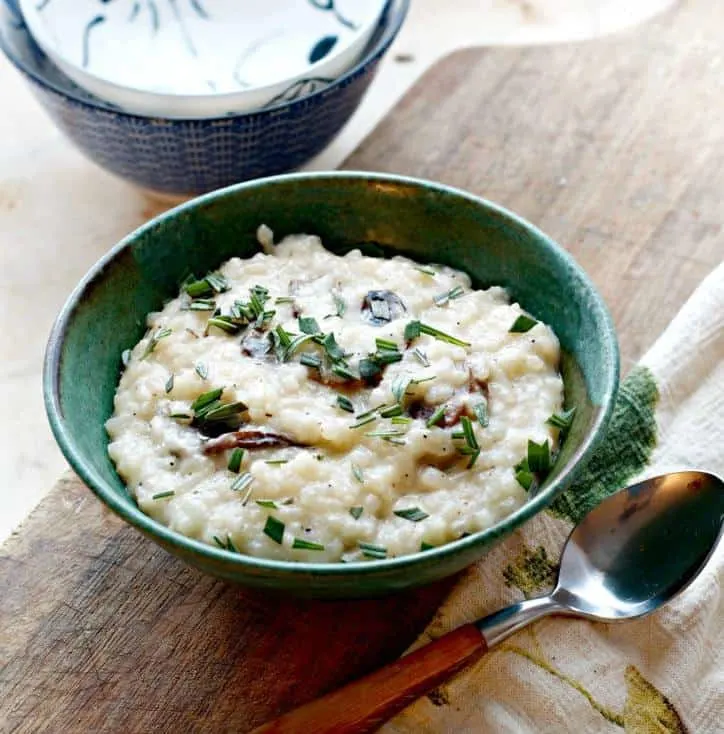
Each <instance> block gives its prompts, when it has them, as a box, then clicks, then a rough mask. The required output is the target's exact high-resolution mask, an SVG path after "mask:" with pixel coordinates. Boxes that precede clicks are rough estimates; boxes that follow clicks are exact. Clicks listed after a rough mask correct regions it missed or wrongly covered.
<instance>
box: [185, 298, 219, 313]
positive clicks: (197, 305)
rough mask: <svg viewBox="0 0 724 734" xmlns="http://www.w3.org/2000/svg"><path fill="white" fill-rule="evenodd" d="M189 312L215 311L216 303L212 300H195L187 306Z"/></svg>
mask: <svg viewBox="0 0 724 734" xmlns="http://www.w3.org/2000/svg"><path fill="white" fill-rule="evenodd" d="M188 310H189V311H215V310H216V301H215V300H214V299H213V298H196V299H195V300H193V301H191V303H189V306H188Z"/></svg>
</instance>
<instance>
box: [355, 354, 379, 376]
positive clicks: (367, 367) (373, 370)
mask: <svg viewBox="0 0 724 734" xmlns="http://www.w3.org/2000/svg"><path fill="white" fill-rule="evenodd" d="M357 368H358V369H359V376H360V377H361V378H362V379H363V380H374V379H375V378H376V377H377V376H378V375H379V374H381V372H382V367H380V365H379V364H378V363H377V362H376V361H375V360H374V359H370V358H369V357H364V358H363V359H360V361H359V365H358V367H357Z"/></svg>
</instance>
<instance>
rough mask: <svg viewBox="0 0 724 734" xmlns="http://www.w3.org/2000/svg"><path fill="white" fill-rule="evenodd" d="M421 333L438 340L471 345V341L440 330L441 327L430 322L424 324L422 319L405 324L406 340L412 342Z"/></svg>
mask: <svg viewBox="0 0 724 734" xmlns="http://www.w3.org/2000/svg"><path fill="white" fill-rule="evenodd" d="M421 334H427V335H428V336H431V337H434V338H435V339H437V340H438V341H441V342H447V343H448V344H454V345H455V346H458V347H469V346H470V342H465V341H463V340H462V339H458V338H457V337H455V336H450V334H446V333H445V332H444V331H440V329H436V328H435V327H434V326H430V325H429V324H423V323H422V322H421V321H410V322H409V323H408V324H407V326H405V341H407V342H411V341H412V340H413V339H416V338H417V337H418V336H420V335H421Z"/></svg>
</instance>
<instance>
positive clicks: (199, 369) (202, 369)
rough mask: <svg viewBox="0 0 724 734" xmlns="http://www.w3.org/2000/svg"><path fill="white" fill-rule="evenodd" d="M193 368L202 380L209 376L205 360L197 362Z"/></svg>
mask: <svg viewBox="0 0 724 734" xmlns="http://www.w3.org/2000/svg"><path fill="white" fill-rule="evenodd" d="M194 369H195V370H196V374H197V375H198V376H199V377H200V378H201V379H202V380H205V379H206V378H207V377H208V376H209V368H208V367H207V366H206V363H205V362H197V363H196V366H195V367H194Z"/></svg>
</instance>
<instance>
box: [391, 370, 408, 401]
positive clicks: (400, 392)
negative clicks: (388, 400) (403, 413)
mask: <svg viewBox="0 0 724 734" xmlns="http://www.w3.org/2000/svg"><path fill="white" fill-rule="evenodd" d="M410 382H412V380H411V379H410V377H409V376H408V375H404V374H403V375H395V378H394V379H393V380H392V386H391V388H390V390H391V391H392V396H393V397H394V398H395V402H397V403H399V404H400V405H402V403H403V401H404V399H405V394H406V393H407V388H408V387H409V386H410Z"/></svg>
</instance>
